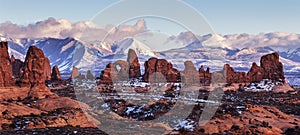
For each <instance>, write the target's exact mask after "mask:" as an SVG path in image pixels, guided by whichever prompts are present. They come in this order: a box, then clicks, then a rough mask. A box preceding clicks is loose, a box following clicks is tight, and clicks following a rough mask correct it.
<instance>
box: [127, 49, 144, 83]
mask: <svg viewBox="0 0 300 135" xmlns="http://www.w3.org/2000/svg"><path fill="white" fill-rule="evenodd" d="M127 62H128V63H129V78H136V77H140V76H141V65H140V63H139V59H138V57H137V55H136V52H135V51H134V50H132V49H129V51H128V57H127Z"/></svg>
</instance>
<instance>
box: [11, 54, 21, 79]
mask: <svg viewBox="0 0 300 135" xmlns="http://www.w3.org/2000/svg"><path fill="white" fill-rule="evenodd" d="M10 60H11V65H12V72H13V76H14V78H15V79H20V78H21V75H22V66H23V64H24V62H23V61H21V60H19V59H15V57H14V55H12V56H11V58H10Z"/></svg>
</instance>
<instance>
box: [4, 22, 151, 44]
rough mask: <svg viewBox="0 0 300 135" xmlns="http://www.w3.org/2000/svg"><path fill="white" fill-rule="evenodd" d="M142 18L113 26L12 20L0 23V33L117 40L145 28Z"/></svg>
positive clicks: (18, 35)
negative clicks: (16, 22) (132, 23)
mask: <svg viewBox="0 0 300 135" xmlns="http://www.w3.org/2000/svg"><path fill="white" fill-rule="evenodd" d="M146 28H147V27H146V23H145V21H144V20H139V21H138V22H137V23H136V24H135V25H133V26H130V25H121V26H119V27H114V26H111V25H107V26H105V27H101V26H98V25H97V24H95V23H93V22H91V21H81V22H75V23H73V22H70V21H68V20H66V19H58V20H56V19H55V18H48V19H46V20H44V21H39V22H36V23H34V24H29V25H27V26H23V25H17V24H14V23H12V22H5V23H2V24H0V34H1V35H4V36H7V37H10V38H43V37H52V38H67V37H74V38H78V39H82V40H85V41H86V40H101V39H103V38H104V37H106V40H107V41H118V40H122V39H124V38H126V37H127V36H133V35H135V34H137V33H141V32H143V31H145V30H146Z"/></svg>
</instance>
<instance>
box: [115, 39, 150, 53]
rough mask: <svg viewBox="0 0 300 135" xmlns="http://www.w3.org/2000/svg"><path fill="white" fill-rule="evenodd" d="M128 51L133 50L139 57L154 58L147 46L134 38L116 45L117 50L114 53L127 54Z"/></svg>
mask: <svg viewBox="0 0 300 135" xmlns="http://www.w3.org/2000/svg"><path fill="white" fill-rule="evenodd" d="M129 49H133V50H135V52H137V53H138V54H140V55H145V56H155V54H154V52H153V51H152V49H151V48H150V47H149V46H147V45H146V44H144V43H142V42H141V41H138V40H136V39H134V38H127V39H125V40H123V41H121V42H120V43H118V48H117V50H116V51H115V53H116V54H127V53H128V50H129Z"/></svg>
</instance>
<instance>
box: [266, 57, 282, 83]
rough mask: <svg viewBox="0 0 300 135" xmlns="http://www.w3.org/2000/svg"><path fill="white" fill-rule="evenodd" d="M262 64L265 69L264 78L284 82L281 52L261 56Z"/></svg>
mask: <svg viewBox="0 0 300 135" xmlns="http://www.w3.org/2000/svg"><path fill="white" fill-rule="evenodd" d="M260 66H261V67H262V68H263V70H264V74H263V79H271V80H273V81H280V82H284V80H285V78H284V69H283V64H282V63H281V62H279V54H278V53H272V54H268V55H264V56H262V57H261V60H260Z"/></svg>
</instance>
